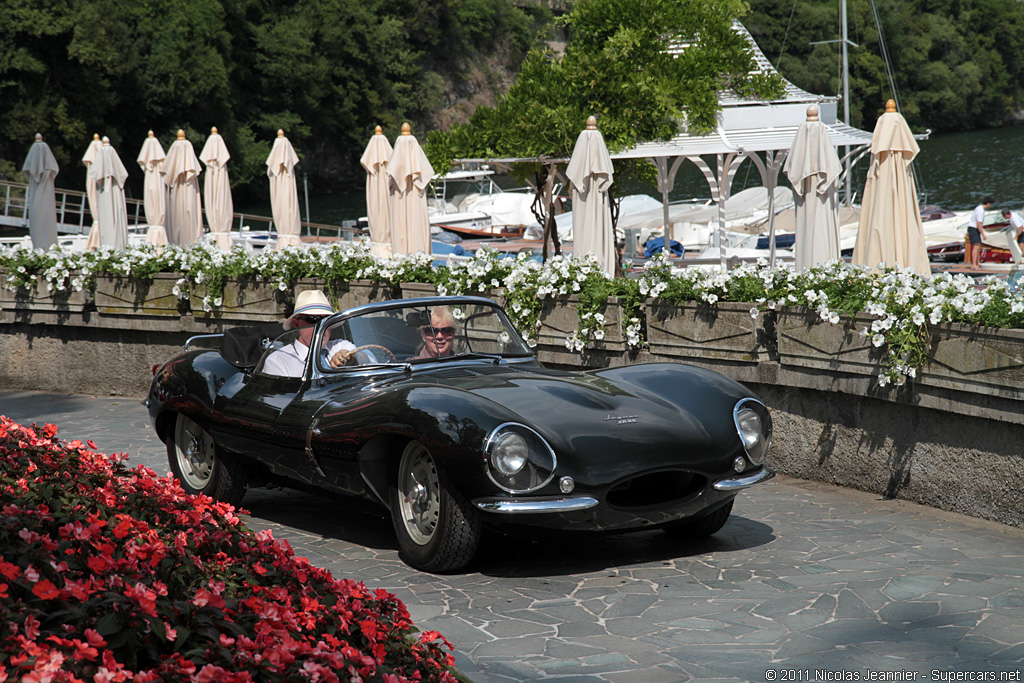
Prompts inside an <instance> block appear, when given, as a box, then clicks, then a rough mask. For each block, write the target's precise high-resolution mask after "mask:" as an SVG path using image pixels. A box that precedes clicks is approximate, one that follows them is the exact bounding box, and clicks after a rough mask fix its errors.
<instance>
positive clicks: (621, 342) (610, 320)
mask: <svg viewBox="0 0 1024 683" xmlns="http://www.w3.org/2000/svg"><path fill="white" fill-rule="evenodd" d="M598 312H599V313H601V314H602V315H603V316H604V338H603V339H600V340H597V339H592V340H591V341H590V342H589V343H588V344H587V349H588V350H598V351H616V352H621V351H624V350H625V345H626V337H625V335H624V334H623V332H622V306H621V304H619V299H618V297H614V296H612V297H608V301H606V302H605V305H604V306H602V307H601V308H600V309H598ZM538 321H539V322H540V329H538V330H537V343H538V344H539V345H541V346H553V347H557V348H561V349H566V346H565V343H566V340H567V339H570V338H571V337H572V336H573V334H574V333H575V332H576V330H578V329H579V325H580V311H579V297H578V296H577V295H575V294H569V295H560V296H547V297H544V298H543V299H542V300H541V307H540V315H539V317H538ZM566 350H568V349H566ZM573 353H575V352H573Z"/></svg>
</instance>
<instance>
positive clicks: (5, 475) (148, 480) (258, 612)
mask: <svg viewBox="0 0 1024 683" xmlns="http://www.w3.org/2000/svg"><path fill="white" fill-rule="evenodd" d="M56 432H57V428H56V427H54V426H53V425H46V426H45V427H44V428H41V429H40V428H38V427H36V426H33V427H30V428H26V427H23V426H21V425H18V424H15V423H13V422H12V421H10V420H8V419H7V418H4V417H0V511H2V514H0V552H2V555H0V620H2V621H0V623H3V625H4V628H3V629H0V680H24V681H50V680H62V681H85V680H95V681H109V682H120V681H135V682H137V683H144V682H146V681H170V680H175V681H185V680H194V681H221V682H222V683H244V682H249V681H284V680H311V681H317V680H318V681H324V682H325V683H329V682H331V681H342V680H343V681H349V680H362V681H379V682H381V683H401V682H404V681H436V682H439V683H440V682H448V683H450V682H454V681H456V680H458V678H457V676H456V674H455V672H454V671H453V669H452V663H453V658H452V656H451V654H450V653H449V652H448V650H449V649H450V648H451V645H450V644H449V643H448V642H447V641H446V640H445V639H444V637H443V636H441V635H440V634H439V633H437V632H432V631H428V632H425V633H421V634H416V629H415V628H414V627H413V624H412V622H411V621H410V618H409V613H408V611H407V610H406V608H405V606H404V605H403V604H402V602H401V601H400V600H398V599H397V598H396V597H395V596H393V595H391V594H390V593H387V592H386V591H384V590H373V591H371V590H370V589H368V588H367V587H366V586H364V585H363V584H362V583H357V582H354V581H350V580H345V579H335V578H334V577H332V576H331V574H330V573H329V572H327V571H326V570H323V569H319V568H317V567H314V566H312V565H310V564H309V562H308V561H307V560H305V559H304V558H300V557H296V556H295V555H294V554H293V552H292V550H291V548H290V547H289V545H288V544H287V542H286V541H278V540H275V539H274V538H273V537H272V536H271V534H270V532H269V531H267V532H260V533H253V532H252V531H250V530H248V529H247V528H246V527H245V526H244V525H243V524H242V523H241V521H240V520H239V518H238V517H237V516H236V514H235V511H234V509H233V508H232V507H231V506H229V505H225V504H223V503H217V502H215V501H213V499H211V498H208V497H206V496H190V495H187V494H185V493H184V492H183V491H182V489H181V488H180V486H178V484H177V482H175V481H173V480H171V479H169V478H166V477H157V476H156V475H155V474H154V473H153V472H152V471H151V470H149V469H147V468H144V467H136V468H134V469H131V470H129V469H127V468H126V467H125V466H124V464H123V463H122V462H121V460H120V458H119V457H118V456H113V457H111V458H108V457H107V456H105V455H103V454H102V453H96V452H95V451H94V450H93V449H94V448H95V447H94V446H93V444H92V443H91V442H89V443H84V444H83V443H82V442H80V441H72V442H68V443H64V442H61V441H59V440H57V439H56V438H55V435H56Z"/></svg>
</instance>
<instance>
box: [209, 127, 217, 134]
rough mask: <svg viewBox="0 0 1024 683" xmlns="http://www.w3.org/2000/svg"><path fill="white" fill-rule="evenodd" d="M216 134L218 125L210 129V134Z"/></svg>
mask: <svg viewBox="0 0 1024 683" xmlns="http://www.w3.org/2000/svg"><path fill="white" fill-rule="evenodd" d="M216 134H217V126H214V127H213V128H211V129H210V135H216Z"/></svg>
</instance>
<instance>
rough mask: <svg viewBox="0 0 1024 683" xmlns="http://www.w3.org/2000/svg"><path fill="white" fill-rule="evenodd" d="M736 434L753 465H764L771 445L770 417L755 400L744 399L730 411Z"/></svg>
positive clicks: (761, 404) (766, 410)
mask: <svg viewBox="0 0 1024 683" xmlns="http://www.w3.org/2000/svg"><path fill="white" fill-rule="evenodd" d="M732 419H733V422H734V423H735V424H736V432H737V433H738V434H739V436H740V441H741V442H742V443H743V450H744V451H746V453H747V458H749V459H750V462H752V463H754V464H755V465H762V464H764V461H765V458H767V457H768V448H769V447H770V446H771V443H772V416H771V414H770V413H769V412H768V408H767V407H765V405H764V404H763V403H761V402H760V401H758V400H757V399H756V398H745V399H743V400H742V401H740V402H739V403H737V404H736V407H734V408H733V410H732Z"/></svg>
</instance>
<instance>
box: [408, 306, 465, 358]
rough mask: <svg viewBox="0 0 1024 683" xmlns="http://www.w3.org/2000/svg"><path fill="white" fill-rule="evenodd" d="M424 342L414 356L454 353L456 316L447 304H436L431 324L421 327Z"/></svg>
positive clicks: (428, 356)
mask: <svg viewBox="0 0 1024 683" xmlns="http://www.w3.org/2000/svg"><path fill="white" fill-rule="evenodd" d="M420 338H421V340H422V342H421V343H420V345H419V348H417V353H416V355H415V356H413V358H442V357H444V356H451V355H452V354H453V353H454V351H455V350H454V348H453V342H454V341H455V317H454V316H453V315H452V312H451V310H450V309H449V308H448V307H447V306H435V307H434V308H433V310H431V312H430V324H429V325H423V326H421V327H420Z"/></svg>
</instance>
